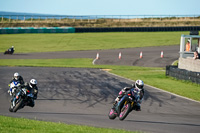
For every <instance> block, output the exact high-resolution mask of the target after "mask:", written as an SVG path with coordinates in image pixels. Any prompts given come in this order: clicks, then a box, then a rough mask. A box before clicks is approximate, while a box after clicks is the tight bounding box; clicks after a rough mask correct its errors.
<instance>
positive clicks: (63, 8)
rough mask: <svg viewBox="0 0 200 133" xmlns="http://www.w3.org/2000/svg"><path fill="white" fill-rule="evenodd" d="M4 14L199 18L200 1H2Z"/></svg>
mask: <svg viewBox="0 0 200 133" xmlns="http://www.w3.org/2000/svg"><path fill="white" fill-rule="evenodd" d="M0 11H7V12H20V13H40V14H54V15H199V14H200V0H98V1H97V0H0Z"/></svg>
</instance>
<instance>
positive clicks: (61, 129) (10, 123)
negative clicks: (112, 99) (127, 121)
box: [0, 116, 139, 133]
mask: <svg viewBox="0 0 200 133" xmlns="http://www.w3.org/2000/svg"><path fill="white" fill-rule="evenodd" d="M0 131H1V133H18V132H20V133H139V132H131V131H125V130H117V129H108V128H96V127H89V126H79V125H67V124H64V123H54V122H44V121H37V120H29V119H24V118H12V117H7V116H0Z"/></svg>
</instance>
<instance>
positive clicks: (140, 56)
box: [140, 51, 142, 59]
mask: <svg viewBox="0 0 200 133" xmlns="http://www.w3.org/2000/svg"><path fill="white" fill-rule="evenodd" d="M141 58H142V51H141V52H140V59H141Z"/></svg>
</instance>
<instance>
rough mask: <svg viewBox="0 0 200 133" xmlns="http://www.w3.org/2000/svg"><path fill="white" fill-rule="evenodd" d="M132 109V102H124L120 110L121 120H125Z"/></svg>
mask: <svg viewBox="0 0 200 133" xmlns="http://www.w3.org/2000/svg"><path fill="white" fill-rule="evenodd" d="M130 110H131V104H130V103H126V104H124V105H123V107H122V108H121V110H120V114H119V120H121V121H123V120H124V119H125V118H126V117H127V115H128V114H129V112H130Z"/></svg>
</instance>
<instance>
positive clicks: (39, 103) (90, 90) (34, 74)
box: [0, 49, 200, 133]
mask: <svg viewBox="0 0 200 133" xmlns="http://www.w3.org/2000/svg"><path fill="white" fill-rule="evenodd" d="M122 50H123V49H122ZM116 51H117V50H116ZM138 51H139V50H138ZM79 52H83V51H79ZM101 52H104V51H101ZM117 52H118V51H117ZM117 52H116V53H117ZM94 53H96V51H94ZM151 54H152V53H151ZM174 54H175V53H174ZM113 55H114V54H113ZM170 55H173V54H170ZM104 56H106V55H105V54H104ZM122 56H123V55H122ZM9 57H14V55H12V56H9ZM88 57H89V56H88ZM102 58H103V56H102V57H101V58H100V60H102ZM122 58H125V57H122ZM156 58H157V57H156ZM173 58H176V57H173ZM107 59H108V58H107ZM143 59H144V58H143ZM163 59H164V58H163ZM100 60H99V61H100ZM152 60H155V59H152ZM97 62H98V61H97ZM16 71H17V72H19V73H20V74H21V75H23V77H24V79H25V81H29V80H30V79H31V78H36V79H37V80H38V87H39V94H38V100H36V105H35V107H34V108H31V107H25V108H24V109H22V110H19V111H18V112H17V113H10V112H9V111H8V108H9V105H10V103H9V100H10V96H9V95H8V93H7V90H8V88H7V84H8V82H9V81H10V79H11V77H12V76H13V73H14V72H16ZM131 83H132V81H130V80H128V79H124V78H121V77H118V76H115V75H111V74H109V73H107V72H105V71H102V70H99V69H82V68H51V67H48V68H44V67H0V95H1V96H0V105H1V106H0V115H6V116H13V117H25V118H30V119H37V120H44V121H53V122H63V123H68V124H79V125H89V126H95V127H105V128H117V129H125V130H132V131H135V130H139V131H144V132H155V133H161V132H162V133H169V132H170V133H188V132H190V133H199V131H200V103H199V102H195V101H191V100H187V99H185V98H181V97H179V96H176V95H173V94H170V93H166V92H163V91H161V90H159V89H155V88H153V87H150V86H147V85H146V86H145V98H144V101H143V103H142V111H140V112H135V111H133V112H131V113H130V114H129V115H128V117H127V118H126V119H125V120H124V121H123V122H122V121H119V120H118V119H115V120H109V119H108V116H107V115H108V112H109V109H110V108H111V106H112V103H113V100H114V98H115V97H116V96H117V94H118V92H119V90H120V89H121V88H123V87H124V86H129V85H130V84H131Z"/></svg>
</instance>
